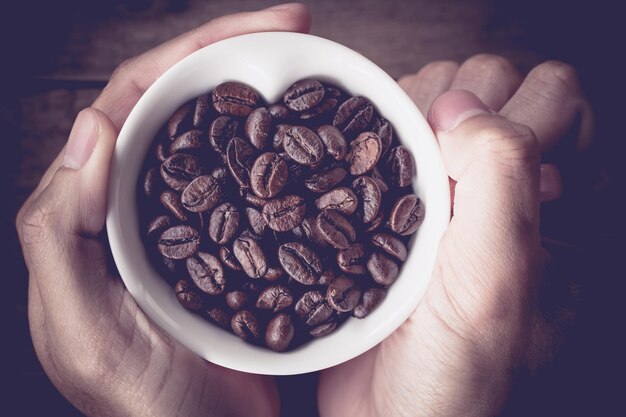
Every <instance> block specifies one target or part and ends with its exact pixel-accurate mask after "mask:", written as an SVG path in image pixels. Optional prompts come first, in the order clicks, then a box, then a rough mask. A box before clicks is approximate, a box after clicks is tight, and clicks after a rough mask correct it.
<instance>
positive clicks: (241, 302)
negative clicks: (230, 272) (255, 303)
mask: <svg viewBox="0 0 626 417" xmlns="http://www.w3.org/2000/svg"><path fill="white" fill-rule="evenodd" d="M247 303H248V294H247V293H246V292H244V291H238V290H236V291H229V292H227V293H226V304H228V307H230V308H232V309H233V310H235V311H237V310H241V309H242V308H244V307H245V306H246V304H247Z"/></svg>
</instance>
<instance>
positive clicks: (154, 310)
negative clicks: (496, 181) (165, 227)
mask: <svg viewBox="0 0 626 417" xmlns="http://www.w3.org/2000/svg"><path fill="white" fill-rule="evenodd" d="M302 78H318V79H322V80H327V81H329V82H332V83H335V84H337V85H339V86H340V87H342V88H344V89H345V90H347V91H348V92H349V93H351V94H353V95H363V96H365V97H367V98H369V99H370V100H371V101H372V102H373V103H374V105H375V106H376V107H377V109H378V110H379V112H380V114H381V115H383V117H385V118H387V119H388V120H389V121H390V122H391V124H392V125H393V127H394V130H395V134H396V135H398V136H399V137H400V138H401V141H402V143H403V144H404V145H405V146H407V147H408V148H409V149H410V150H411V151H412V152H413V155H414V158H415V162H416V166H417V178H416V180H415V187H414V188H415V190H416V192H417V194H418V195H419V196H420V198H421V199H422V200H423V202H424V206H425V208H426V215H425V220H424V223H423V224H422V225H421V227H420V229H419V230H418V232H417V233H416V235H415V237H414V238H413V243H412V249H411V250H410V254H409V257H408V259H407V261H406V263H405V264H404V266H403V267H402V270H401V274H400V277H399V278H398V280H397V281H396V283H395V284H394V285H392V286H391V288H390V290H389V292H388V294H387V297H386V298H385V300H384V302H383V303H382V304H381V305H380V306H379V307H378V308H377V309H376V310H374V311H373V312H372V314H371V315H370V316H368V317H367V318H365V319H363V320H357V319H349V320H347V321H346V322H345V323H344V324H343V325H342V326H341V327H340V328H339V329H338V330H336V331H335V332H334V333H332V334H331V335H329V336H326V337H323V338H320V339H317V340H314V341H312V342H311V343H308V344H306V345H304V346H302V347H299V348H297V349H295V350H293V351H290V352H285V353H275V352H272V351H270V350H268V349H263V348H259V347H256V346H253V345H250V344H247V343H245V342H243V341H241V340H239V339H238V338H237V337H236V336H234V335H232V334H230V333H227V332H225V331H223V330H222V329H219V328H218V327H216V326H215V325H213V324H211V323H209V322H207V321H206V320H205V319H203V318H202V317H200V316H198V315H196V314H193V313H191V312H189V311H187V310H185V309H184V308H183V307H182V306H181V305H180V304H179V303H178V302H177V300H176V297H175V295H174V291H173V290H172V288H171V287H170V286H169V285H168V284H167V283H166V281H165V280H164V279H163V278H162V277H161V276H160V275H159V274H158V273H157V272H156V270H155V269H154V268H153V267H152V266H151V264H150V262H149V260H148V258H147V256H146V254H145V250H144V247H143V243H142V240H141V236H140V230H139V222H138V213H137V206H136V187H137V181H138V176H139V174H140V172H139V171H140V168H141V165H142V162H143V159H144V157H145V155H146V152H147V151H148V148H149V146H150V144H151V142H152V140H153V138H154V136H155V135H156V133H157V131H158V130H159V129H160V127H161V126H162V125H163V123H164V122H165V121H166V120H167V119H168V117H169V116H170V115H171V114H172V113H173V112H174V111H175V110H176V109H177V108H178V107H179V106H180V105H181V104H182V103H184V102H185V101H187V100H189V99H191V98H193V97H196V96H199V95H201V94H204V93H206V92H208V91H210V90H212V89H213V88H214V87H215V86H217V85H218V84H220V83H222V82H224V81H228V80H233V81H240V82H243V83H246V84H248V85H250V86H252V87H254V88H255V89H256V90H257V91H259V93H260V94H261V95H262V96H263V97H264V98H265V99H266V100H267V101H268V102H274V101H276V100H278V99H279V97H280V95H281V94H282V92H283V91H284V90H285V89H286V88H287V87H288V86H289V85H291V84H292V83H293V82H294V81H296V80H299V79H302ZM449 216H450V192H449V186H448V177H447V175H446V173H445V171H444V168H443V164H442V160H441V156H440V152H439V148H438V145H437V143H436V140H435V137H434V135H433V133H432V131H431V129H430V127H429V126H428V124H427V123H426V121H425V120H424V118H423V117H422V116H421V114H420V112H419V111H418V110H417V108H416V107H415V105H414V104H413V103H412V101H411V100H410V99H409V98H408V96H407V95H406V94H405V93H404V92H403V91H402V89H401V88H400V87H399V86H398V85H397V83H396V82H395V81H394V80H393V79H392V78H391V77H389V76H388V75H387V74H386V73H385V72H384V71H383V70H381V69H380V68H379V67H378V66H376V65H375V64H373V63H372V62H371V61H369V60H368V59H366V58H365V57H363V56H362V55H360V54H358V53H356V52H354V51H352V50H351V49H349V48H346V47H344V46H342V45H339V44H337V43H335V42H332V41H329V40H326V39H323V38H319V37H315V36H311V35H303V34H295V33H285V32H268V33H256V34H250V35H243V36H238V37H235V38H231V39H227V40H224V41H221V42H217V43H215V44H212V45H210V46H207V47H205V48H203V49H201V50H199V51H197V52H195V53H193V54H192V55H190V56H189V57H187V58H185V59H184V60H182V61H180V62H179V63H177V64H176V65H174V66H173V67H172V68H171V69H169V70H168V71H167V72H166V73H165V74H163V75H162V76H161V77H160V78H159V79H158V80H157V81H156V82H155V83H154V84H153V85H152V86H151V87H150V88H149V89H148V91H147V92H146V93H145V94H144V95H143V97H142V98H141V99H140V100H139V102H138V103H137V105H136V106H135V107H134V109H133V110H132V112H131V113H130V115H129V117H128V119H127V121H126V123H125V124H124V126H123V128H122V130H121V132H120V135H119V138H118V140H117V143H116V147H115V153H114V158H113V163H112V167H111V174H110V179H109V200H108V213H107V231H108V236H109V242H110V245H111V251H112V253H113V257H114V259H115V263H116V266H117V268H118V270H119V272H120V275H121V277H122V280H123V281H124V284H125V285H126V287H127V289H128V291H129V292H130V293H131V295H132V296H133V297H134V299H135V300H136V301H137V303H138V304H139V306H140V307H141V308H142V310H143V311H144V312H145V313H146V315H147V316H148V317H149V318H150V319H151V320H153V321H154V322H155V323H156V324H158V325H159V326H160V327H162V328H163V329H164V330H165V331H166V332H168V333H169V334H170V335H172V336H173V337H174V338H176V339H177V340H178V341H179V342H180V343H182V344H183V345H185V346H187V347H188V348H189V349H191V350H192V351H194V352H195V353H197V354H198V355H200V356H202V357H203V358H205V359H206V360H208V361H210V362H213V363H215V364H218V365H221V366H224V367H227V368H231V369H235V370H239V371H244V372H252V373H260V374H270V375H289V374H298V373H305V372H312V371H317V370H320V369H324V368H328V367H331V366H334V365H336V364H339V363H342V362H345V361H347V360H349V359H352V358H354V357H356V356H358V355H360V354H362V353H364V352H366V351H367V350H369V349H370V348H372V347H373V346H375V345H376V344H378V343H379V342H381V341H382V340H383V339H384V338H385V337H387V336H388V335H389V334H391V333H392V332H393V331H394V330H395V329H397V328H398V327H399V326H400V325H401V324H402V323H403V322H404V321H405V320H406V319H407V317H408V316H409V315H410V313H411V312H412V311H413V310H414V309H415V307H416V306H417V304H418V303H419V301H420V299H421V298H422V296H423V294H424V292H425V290H426V286H427V284H428V282H429V280H430V276H431V273H432V270H433V267H434V262H435V256H436V253H437V247H438V244H439V241H440V239H441V236H442V234H443V232H444V230H445V228H446V227H447V224H448V222H449Z"/></svg>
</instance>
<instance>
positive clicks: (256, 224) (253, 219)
mask: <svg viewBox="0 0 626 417" xmlns="http://www.w3.org/2000/svg"><path fill="white" fill-rule="evenodd" d="M246 216H247V217H248V224H249V225H250V228H251V229H252V231H253V232H254V233H256V234H257V235H259V236H261V235H263V233H264V232H265V228H266V227H267V223H266V222H265V219H264V218H263V216H262V215H261V212H260V211H259V210H257V209H255V208H252V207H246Z"/></svg>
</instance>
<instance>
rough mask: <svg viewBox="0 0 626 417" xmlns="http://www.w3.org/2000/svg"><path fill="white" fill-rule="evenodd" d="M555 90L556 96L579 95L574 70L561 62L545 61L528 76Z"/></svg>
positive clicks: (576, 76)
mask: <svg viewBox="0 0 626 417" xmlns="http://www.w3.org/2000/svg"><path fill="white" fill-rule="evenodd" d="M528 76H529V77H532V78H535V79H537V80H538V81H539V82H541V84H543V85H545V86H547V87H549V88H550V89H552V90H556V92H557V94H558V95H564V94H576V95H577V94H580V85H579V83H578V73H577V72H576V69H575V68H574V67H573V66H571V65H569V64H566V63H564V62H561V61H547V62H544V63H542V64H539V65H538V66H536V67H535V68H534V69H533V70H532V71H531V72H530V74H529V75H528Z"/></svg>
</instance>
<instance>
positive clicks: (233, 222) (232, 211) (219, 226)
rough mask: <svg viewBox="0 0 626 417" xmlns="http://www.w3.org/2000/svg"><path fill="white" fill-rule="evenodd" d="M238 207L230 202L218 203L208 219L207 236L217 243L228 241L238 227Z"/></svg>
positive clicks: (221, 243)
mask: <svg viewBox="0 0 626 417" xmlns="http://www.w3.org/2000/svg"><path fill="white" fill-rule="evenodd" d="M239 222H240V214H239V209H238V208H237V207H235V206H234V205H233V204H231V203H223V204H220V205H219V206H217V207H216V208H215V210H213V213H211V218H210V219H209V237H210V238H211V239H212V240H213V241H214V242H215V243H217V244H219V245H225V244H227V243H228V242H230V241H231V240H232V239H233V237H235V233H237V230H238V229H239Z"/></svg>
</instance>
